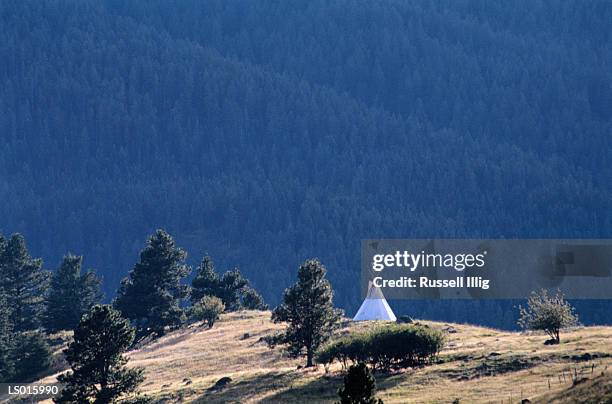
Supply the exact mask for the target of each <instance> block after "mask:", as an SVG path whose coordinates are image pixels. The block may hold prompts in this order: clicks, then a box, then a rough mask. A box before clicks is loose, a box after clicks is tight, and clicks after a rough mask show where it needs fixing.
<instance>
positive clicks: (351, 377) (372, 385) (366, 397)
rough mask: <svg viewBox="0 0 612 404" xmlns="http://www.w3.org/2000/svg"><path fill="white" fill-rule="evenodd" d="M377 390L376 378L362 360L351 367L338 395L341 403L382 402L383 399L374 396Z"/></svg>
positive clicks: (374, 403)
mask: <svg viewBox="0 0 612 404" xmlns="http://www.w3.org/2000/svg"><path fill="white" fill-rule="evenodd" d="M375 392H376V379H374V376H372V372H371V371H370V369H368V367H367V366H366V365H365V363H361V362H360V363H358V364H355V365H353V366H351V367H350V368H349V370H348V373H347V374H346V376H344V387H342V388H340V390H338V395H339V396H340V404H382V403H383V401H382V400H380V399H377V398H376V397H375V396H374V394H375Z"/></svg>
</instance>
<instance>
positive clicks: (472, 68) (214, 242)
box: [0, 0, 612, 326]
mask: <svg viewBox="0 0 612 404" xmlns="http://www.w3.org/2000/svg"><path fill="white" fill-rule="evenodd" d="M611 20H612V4H611V3H610V2H607V1H588V2H586V1H565V0H547V1H544V0H518V1H513V2H511V3H509V2H506V1H502V0H493V1H473V0H458V1H431V2H410V1H399V0H379V1H366V0H314V1H302V0H285V1H272V0H262V1H250V2H245V1H242V0H210V1H205V2H203V1H197V0H185V1H181V2H168V1H164V0H152V1H151V0H134V1H129V2H126V1H117V0H102V1H94V0H62V1H58V0H42V1H36V2H24V1H19V0H7V1H3V2H1V3H0V111H1V113H0V141H1V144H2V147H0V172H2V173H6V175H2V176H0V200H1V201H2V203H0V230H3V231H4V232H21V233H23V234H24V235H26V237H27V238H28V240H30V243H31V244H30V247H31V248H32V250H33V251H35V252H36V254H35V255H36V256H41V257H43V258H45V259H46V260H51V259H53V260H54V259H56V257H57V255H58V254H61V253H62V252H64V251H70V250H71V251H79V252H80V253H83V254H84V255H85V256H86V257H87V259H88V262H89V263H90V264H91V265H92V266H93V267H95V268H97V269H98V270H99V272H100V273H101V275H103V277H104V282H105V283H104V290H105V292H106V295H107V296H108V297H109V298H112V297H113V295H114V293H115V290H116V289H117V285H118V284H119V282H120V280H121V279H122V278H123V277H124V276H125V275H126V273H127V272H128V270H129V268H130V267H131V266H132V264H133V262H134V261H135V260H136V257H137V255H138V250H139V248H140V246H141V245H142V244H143V242H144V237H145V236H144V235H146V234H149V233H151V232H152V231H153V230H154V229H156V228H159V227H163V228H166V229H167V230H168V231H170V232H171V233H172V234H173V235H175V236H176V238H177V241H178V242H179V243H180V245H182V246H184V247H185V249H187V250H189V251H192V252H194V253H197V252H200V251H204V250H206V251H210V253H211V255H213V256H215V257H218V263H219V265H220V266H221V267H224V268H229V267H232V266H234V265H238V266H239V267H240V268H241V270H242V271H243V272H244V274H245V276H246V277H247V278H248V279H250V280H251V281H252V283H253V285H254V287H255V288H256V289H257V290H261V291H262V293H263V295H264V297H265V298H266V300H267V301H270V302H271V303H272V304H276V303H278V302H279V297H280V296H281V292H282V290H283V289H284V288H286V287H287V286H288V285H290V284H291V283H292V282H293V276H294V275H293V274H292V272H293V271H292V270H291V269H292V268H294V267H295V265H296V264H297V263H299V262H302V261H303V260H304V259H305V258H307V257H310V256H318V257H319V258H321V260H323V261H324V262H325V263H326V264H327V267H328V268H329V278H330V279H331V281H332V283H333V284H334V285H335V286H336V287H337V288H338V289H337V293H336V299H337V303H338V304H339V305H340V306H342V307H344V308H346V309H347V310H349V311H351V310H355V309H356V308H357V307H358V304H359V302H360V296H359V290H358V288H356V287H354V286H353V285H355V282H356V278H357V277H358V276H359V260H360V253H359V248H360V240H361V239H364V238H373V237H383V238H426V237H555V238H560V237H572V238H577V237H610V236H611V235H612V233H611V232H612V230H611V229H612V215H611V213H610V212H612V209H611V207H612V206H611V204H612V202H611V201H612V189H611V186H610V184H612V165H610V163H609V161H610V158H611V154H612V152H611V150H612V137H610V133H611V132H612V78H611V76H610V60H612V46H611V40H612V25H611V24H610V23H609V22H610V21H611ZM191 264H194V265H195V262H191ZM347 285H348V286H347ZM392 303H393V302H392ZM588 304H589V305H590V306H589V307H591V310H588V311H587V313H588V314H587V315H586V316H582V320H583V321H585V322H587V323H588V322H589V321H607V322H609V321H610V314H609V313H610V312H612V311H610V310H609V304H608V303H601V302H589V303H588ZM511 306H512V304H509V305H507V306H500V305H499V304H497V303H494V302H466V303H456V304H453V306H452V307H449V306H448V305H443V304H441V303H440V304H438V303H436V304H429V303H427V304H421V303H414V304H413V303H410V305H409V306H408V307H409V310H410V314H413V315H417V316H429V317H432V318H447V319H452V320H455V321H467V320H469V319H470V316H469V313H470V312H474V310H479V313H480V314H481V316H480V321H482V322H485V323H487V324H491V325H505V326H513V324H514V323H515V320H516V319H514V318H507V316H506V315H505V313H508V312H509V310H508V309H509V308H510V307H511ZM589 316H590V317H589Z"/></svg>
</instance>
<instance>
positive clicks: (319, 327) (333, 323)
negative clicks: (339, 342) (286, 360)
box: [272, 259, 341, 367]
mask: <svg viewBox="0 0 612 404" xmlns="http://www.w3.org/2000/svg"><path fill="white" fill-rule="evenodd" d="M325 274H326V270H325V267H324V266H323V265H322V264H321V263H320V262H319V260H317V259H310V260H306V261H305V262H304V263H303V264H302V266H301V267H300V269H299V271H298V281H297V282H296V283H295V284H294V285H293V286H291V287H290V288H288V289H286V290H285V293H284V295H283V302H282V304H281V305H280V306H278V307H277V308H276V309H274V311H273V312H272V320H273V321H274V322H275V323H279V322H287V323H289V325H288V327H287V329H286V331H285V332H284V333H283V334H281V335H280V336H279V338H278V339H277V342H279V343H285V344H287V345H288V347H289V353H290V354H291V355H292V356H294V357H297V356H301V355H305V356H306V366H307V367H310V366H313V361H312V360H313V356H314V353H315V351H316V350H317V348H319V346H321V344H322V343H324V342H326V341H327V340H328V339H329V338H330V337H331V335H332V332H333V331H334V329H335V328H336V327H337V326H338V323H339V320H340V316H341V311H340V310H338V309H335V308H334V305H333V295H334V293H333V290H332V287H331V284H330V283H329V281H328V280H327V279H326V278H325Z"/></svg>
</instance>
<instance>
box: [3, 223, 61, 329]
mask: <svg viewBox="0 0 612 404" xmlns="http://www.w3.org/2000/svg"><path fill="white" fill-rule="evenodd" d="M0 248H1V249H2V250H1V251H0V288H3V289H4V290H5V292H6V294H7V296H10V299H8V301H7V307H8V309H9V318H10V321H11V323H12V324H13V327H14V329H15V331H26V330H34V329H36V328H38V327H39V326H40V323H41V320H42V315H43V312H44V308H45V295H46V293H47V289H48V284H49V273H48V272H47V271H44V270H42V260H40V259H34V258H32V257H31V256H30V254H29V253H28V249H27V247H26V242H25V239H24V238H23V236H22V235H20V234H14V235H12V236H11V238H10V239H9V240H7V241H3V242H2V244H1V245H0Z"/></svg>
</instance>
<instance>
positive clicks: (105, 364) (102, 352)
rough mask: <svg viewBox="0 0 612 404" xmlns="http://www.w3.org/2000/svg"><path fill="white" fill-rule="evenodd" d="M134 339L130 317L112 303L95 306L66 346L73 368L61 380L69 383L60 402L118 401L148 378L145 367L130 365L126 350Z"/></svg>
mask: <svg viewBox="0 0 612 404" xmlns="http://www.w3.org/2000/svg"><path fill="white" fill-rule="evenodd" d="M133 342H134V329H133V328H132V327H131V326H130V323H129V321H128V320H126V319H124V318H122V317H121V314H120V313H119V312H118V311H117V310H115V309H113V308H112V307H111V306H109V305H97V306H94V307H93V308H92V309H91V310H90V312H89V313H87V314H86V315H85V316H83V318H82V319H81V321H80V322H79V325H78V326H77V328H76V329H75V330H74V341H73V342H71V343H70V345H69V346H68V348H67V349H65V350H64V353H65V355H66V360H67V361H68V363H69V364H70V368H71V371H68V372H67V373H66V374H64V375H60V376H59V377H58V380H59V381H60V382H61V383H64V385H65V387H64V389H63V390H62V392H61V394H60V396H59V397H57V398H56V399H54V401H55V402H56V403H75V404H76V403H88V402H92V401H93V402H95V403H100V404H105V403H112V402H115V401H116V400H117V399H118V398H120V397H121V396H123V395H126V394H129V393H132V392H134V391H135V390H136V389H137V387H138V385H139V384H140V383H142V381H143V380H144V376H143V369H142V368H128V367H127V366H126V364H127V362H128V359H127V358H125V357H124V356H123V353H124V352H126V351H127V349H128V348H129V347H130V346H131V345H132V343H133Z"/></svg>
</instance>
